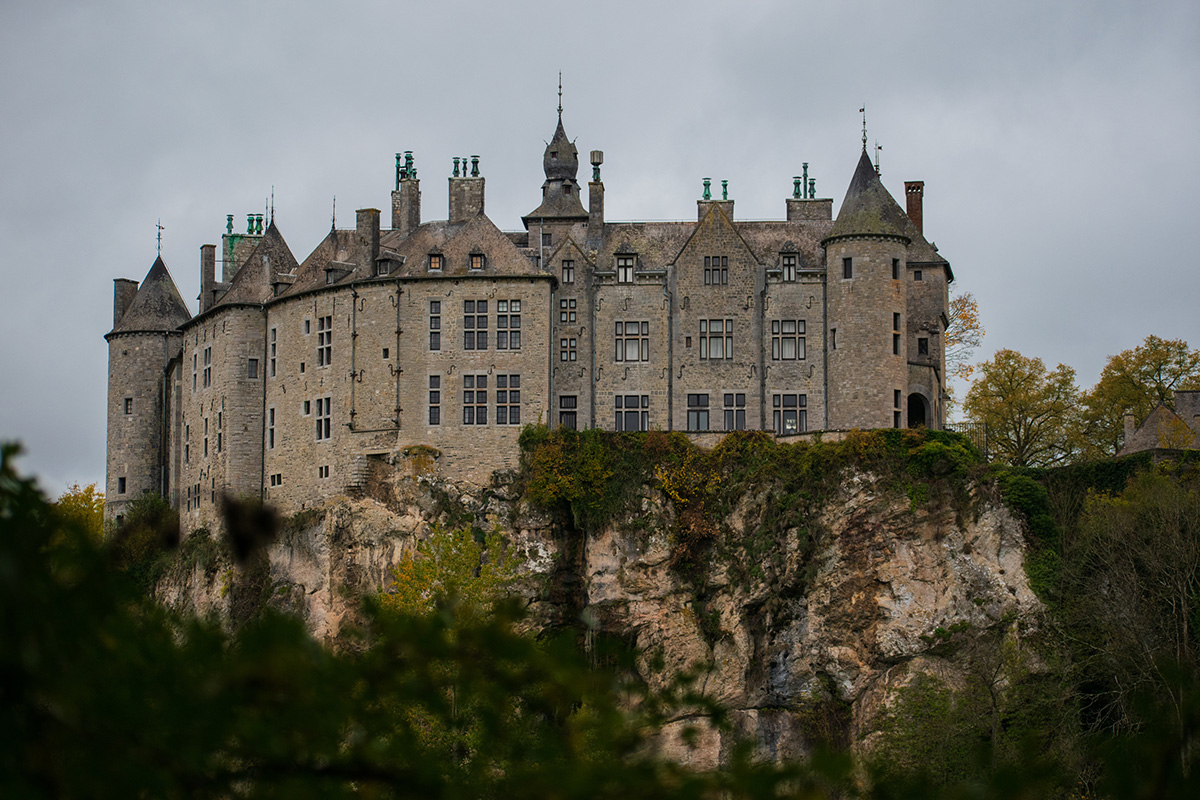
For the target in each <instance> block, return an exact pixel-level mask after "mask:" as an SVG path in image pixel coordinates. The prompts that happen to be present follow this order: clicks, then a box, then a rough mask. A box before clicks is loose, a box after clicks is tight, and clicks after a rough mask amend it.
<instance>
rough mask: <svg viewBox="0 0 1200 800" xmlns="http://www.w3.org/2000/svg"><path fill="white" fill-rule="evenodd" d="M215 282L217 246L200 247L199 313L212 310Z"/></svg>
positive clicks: (205, 245)
mask: <svg viewBox="0 0 1200 800" xmlns="http://www.w3.org/2000/svg"><path fill="white" fill-rule="evenodd" d="M216 282H217V246H216V245H215V244H202V245H200V313H201V314H203V313H204V312H205V311H208V310H209V309H210V308H212V305H213V301H214V300H215V299H216V297H215V296H214V292H215V284H216Z"/></svg>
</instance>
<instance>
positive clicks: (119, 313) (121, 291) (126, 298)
mask: <svg viewBox="0 0 1200 800" xmlns="http://www.w3.org/2000/svg"><path fill="white" fill-rule="evenodd" d="M137 290H138V282H137V281H131V280H130V279H129V278H117V279H116V280H114V281H113V327H114V328H115V327H117V323H118V322H120V321H121V317H123V316H125V312H126V311H128V310H129V304H130V303H132V302H133V298H134V297H136V296H137Z"/></svg>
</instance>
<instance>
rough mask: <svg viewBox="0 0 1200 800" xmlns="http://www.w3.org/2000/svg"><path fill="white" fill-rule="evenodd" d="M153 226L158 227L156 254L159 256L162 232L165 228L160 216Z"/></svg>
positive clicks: (160, 253)
mask: <svg viewBox="0 0 1200 800" xmlns="http://www.w3.org/2000/svg"><path fill="white" fill-rule="evenodd" d="M154 227H156V228H158V254H159V255H160V256H161V255H162V232H163V231H164V230H166V229H165V228H163V224H162V217H159V218H158V224H157V225H155V226H154Z"/></svg>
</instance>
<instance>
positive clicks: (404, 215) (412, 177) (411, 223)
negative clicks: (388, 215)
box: [392, 150, 421, 236]
mask: <svg viewBox="0 0 1200 800" xmlns="http://www.w3.org/2000/svg"><path fill="white" fill-rule="evenodd" d="M403 159H404V160H403V161H401V156H400V154H399V153H397V154H396V189H395V191H393V192H392V230H396V231H400V234H401V235H402V236H408V235H409V234H410V233H412V232H413V231H415V230H416V229H417V228H419V227H420V226H421V182H420V181H419V180H417V170H416V167H414V166H413V154H412V151H411V150H406V151H404V157H403Z"/></svg>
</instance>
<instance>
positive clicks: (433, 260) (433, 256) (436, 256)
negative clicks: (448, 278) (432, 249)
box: [429, 253, 442, 272]
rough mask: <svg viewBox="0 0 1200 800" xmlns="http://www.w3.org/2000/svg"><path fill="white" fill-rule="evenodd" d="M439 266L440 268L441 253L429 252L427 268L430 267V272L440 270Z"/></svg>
mask: <svg viewBox="0 0 1200 800" xmlns="http://www.w3.org/2000/svg"><path fill="white" fill-rule="evenodd" d="M441 268H442V254H441V253H430V254H429V269H430V271H431V272H432V271H433V270H440V269H441Z"/></svg>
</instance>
